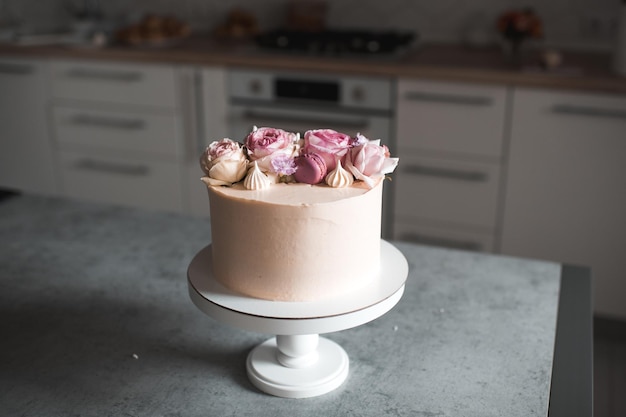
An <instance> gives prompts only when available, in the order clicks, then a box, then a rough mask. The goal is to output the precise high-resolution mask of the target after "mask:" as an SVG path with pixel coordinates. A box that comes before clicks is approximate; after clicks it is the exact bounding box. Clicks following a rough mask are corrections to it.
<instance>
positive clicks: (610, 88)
mask: <svg viewBox="0 0 626 417" xmlns="http://www.w3.org/2000/svg"><path fill="white" fill-rule="evenodd" d="M0 57H4V58H9V57H14V58H25V57H30V58H44V59H77V60H96V61H118V62H134V63H150V64H172V65H192V66H194V65H196V66H217V67H250V68H256V69H261V70H278V71H303V72H306V71H309V72H326V73H335V74H343V75H354V76H382V77H394V78H408V79H411V78H414V79H430V80H435V81H437V80H438V81H445V82H465V83H474V84H490V85H505V86H514V87H528V88H545V89H557V90H573V91H587V92H598V93H609V94H626V77H620V76H618V75H610V73H609V72H608V70H607V72H606V74H604V73H602V74H570V75H567V74H565V75H564V74H555V73H550V72H545V71H524V70H513V69H503V68H490V67H489V66H487V65H481V66H480V67H476V66H472V65H452V64H450V65H443V64H437V63H428V62H420V60H419V59H398V60H384V59H383V60H376V59H363V58H362V59H356V58H355V59H333V58H325V57H315V56H300V55H284V54H279V53H260V52H258V51H254V52H249V51H246V50H245V49H243V50H240V49H237V48H233V49H228V48H224V47H220V48H211V47H210V46H203V44H200V45H198V46H190V47H181V48H161V49H159V48H124V47H107V48H95V47H76V46H74V47H68V46H26V47H25V46H14V45H11V44H0Z"/></svg>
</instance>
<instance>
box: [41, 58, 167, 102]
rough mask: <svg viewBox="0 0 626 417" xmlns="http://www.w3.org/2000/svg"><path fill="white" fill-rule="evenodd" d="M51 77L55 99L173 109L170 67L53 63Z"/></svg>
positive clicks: (76, 62)
mask: <svg viewBox="0 0 626 417" xmlns="http://www.w3.org/2000/svg"><path fill="white" fill-rule="evenodd" d="M51 77H52V95H53V97H55V98H65V99H77V100H89V101H99V102H104V103H124V104H136V105H148V106H158V107H169V108H173V107H176V87H175V77H174V69H173V68H170V67H165V66H158V65H150V66H148V65H130V64H111V63H101V62H99V63H97V64H96V63H89V62H81V61H54V62H52V63H51Z"/></svg>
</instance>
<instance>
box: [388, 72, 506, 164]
mask: <svg viewBox="0 0 626 417" xmlns="http://www.w3.org/2000/svg"><path fill="white" fill-rule="evenodd" d="M506 101H507V89H506V88H505V87H489V86H475V85H465V84H455V83H436V82H427V81H407V80H401V81H400V82H399V84H398V108H397V117H398V126H397V127H398V129H397V132H398V133H397V135H398V146H399V148H400V150H406V149H414V150H418V151H425V150H427V151H434V152H450V153H457V154H461V155H472V156H481V157H493V158H499V157H500V155H501V153H502V137H503V133H504V121H505V114H506V113H505V109H506Z"/></svg>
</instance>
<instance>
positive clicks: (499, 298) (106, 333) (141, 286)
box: [0, 196, 561, 417]
mask: <svg viewBox="0 0 626 417" xmlns="http://www.w3.org/2000/svg"><path fill="white" fill-rule="evenodd" d="M209 241H210V226H209V223H208V221H207V220H204V219H194V218H189V217H183V216H180V215H175V214H164V213H157V212H150V211H141V210H134V209H129V208H121V207H114V206H107V205H98V204H91V203H85V202H78V201H71V200H64V199H57V198H45V197H36V196H21V197H16V198H12V199H9V200H7V201H5V202H3V203H2V204H0V248H1V249H0V265H1V266H2V267H1V270H0V309H1V314H2V320H1V321H0V322H1V324H0V332H1V333H0V334H1V335H2V343H0V404H2V406H1V408H2V411H0V414H2V415H7V416H9V415H10V416H17V415H25V416H38V415H41V416H74V415H80V416H107V415H111V416H196V415H198V416H200V415H202V416H207V415H210V416H245V415H250V416H252V415H253V416H282V415H285V416H300V415H303V416H309V415H310V416H313V415H315V416H320V415H322V416H331V415H345V416H377V417H380V416H405V415H406V416H508V417H513V416H524V417H529V416H545V415H546V414H547V411H548V404H549V399H550V384H551V372H552V366H553V352H554V345H555V330H556V323H557V310H558V304H559V289H560V276H561V266H560V265H559V264H555V263H549V262H542V261H531V260H523V259H516V258H510V257H502V256H496V255H485V254H477V253H469V252H462V251H453V250H444V249H436V248H430V247H425V246H416V245H410V244H403V243H396V246H397V247H398V248H399V249H400V250H401V251H402V252H403V253H404V255H405V256H406V257H407V259H408V261H409V268H410V272H409V277H408V281H407V284H406V291H405V294H404V296H403V298H402V300H401V301H400V302H399V303H398V305H396V306H395V307H394V308H393V309H392V310H391V311H390V312H389V313H387V314H386V315H384V316H382V317H380V318H379V319H377V320H375V321H373V322H370V323H368V324H365V325H362V326H359V327H357V328H354V329H349V330H345V331H341V332H337V333H331V334H327V335H325V337H327V338H328V339H331V340H333V341H335V342H337V343H339V344H340V345H341V346H342V347H343V348H344V349H345V350H346V352H347V353H348V355H349V357H350V374H349V377H348V379H347V381H346V382H345V383H344V384H343V385H342V386H341V387H340V388H338V389H337V390H335V391H333V392H331V393H329V394H326V395H323V396H320V397H316V398H309V399H300V400H293V399H283V398H278V397H272V396H269V395H266V394H263V393H261V392H260V391H258V390H257V389H255V388H254V387H253V386H252V384H251V383H250V382H249V381H248V379H247V376H246V370H245V359H246V356H247V354H248V352H249V351H250V350H251V349H252V348H253V347H254V346H256V345H257V344H259V343H261V342H263V341H264V340H265V339H267V338H268V337H269V336H268V335H264V334H259V333H253V332H248V331H243V330H238V329H235V328H231V327H228V326H226V325H223V324H220V323H218V322H216V321H214V320H213V319H211V318H210V317H208V316H206V315H204V314H203V313H202V312H200V311H199V310H198V309H197V308H196V307H195V306H194V305H193V304H192V302H191V301H190V299H189V296H188V292H187V291H188V290H187V281H186V270H187V266H188V265H189V262H190V261H191V259H192V257H193V256H194V255H195V254H196V253H197V252H198V251H199V250H200V249H201V248H203V247H204V246H205V245H207V244H208V243H209Z"/></svg>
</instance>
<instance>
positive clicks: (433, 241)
mask: <svg viewBox="0 0 626 417" xmlns="http://www.w3.org/2000/svg"><path fill="white" fill-rule="evenodd" d="M400 240H405V241H409V242H413V243H419V244H422V245H428V246H442V247H446V248H451V249H462V250H470V251H477V252H480V251H482V250H483V247H482V245H481V244H480V243H478V242H473V241H469V240H456V239H446V238H442V237H435V236H426V235H421V234H417V233H405V234H402V235H401V236H400Z"/></svg>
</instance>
